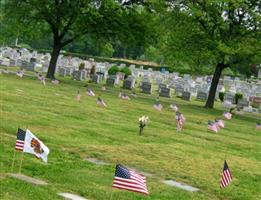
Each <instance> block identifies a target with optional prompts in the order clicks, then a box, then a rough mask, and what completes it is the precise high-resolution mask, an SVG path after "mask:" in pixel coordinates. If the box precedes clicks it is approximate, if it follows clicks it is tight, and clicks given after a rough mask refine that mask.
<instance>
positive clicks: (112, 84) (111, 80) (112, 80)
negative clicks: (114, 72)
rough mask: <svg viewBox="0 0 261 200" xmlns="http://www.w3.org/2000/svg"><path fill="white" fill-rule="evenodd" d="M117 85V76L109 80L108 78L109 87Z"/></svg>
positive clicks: (110, 77)
mask: <svg viewBox="0 0 261 200" xmlns="http://www.w3.org/2000/svg"><path fill="white" fill-rule="evenodd" d="M115 83H116V77H115V76H109V78H107V80H106V84H107V85H111V86H114V85H115Z"/></svg>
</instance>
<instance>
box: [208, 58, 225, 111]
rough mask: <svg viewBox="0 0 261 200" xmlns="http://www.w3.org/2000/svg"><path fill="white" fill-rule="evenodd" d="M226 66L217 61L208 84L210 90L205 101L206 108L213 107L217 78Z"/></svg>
mask: <svg viewBox="0 0 261 200" xmlns="http://www.w3.org/2000/svg"><path fill="white" fill-rule="evenodd" d="M225 67H226V65H225V64H224V63H218V64H217V66H216V69H215V73H214V76H213V79H212V82H211V86H210V91H209V95H208V99H207V102H206V104H205V107H206V108H213V107H214V101H215V96H216V91H217V86H218V82H219V78H220V76H221V73H222V71H223V69H224V68H225Z"/></svg>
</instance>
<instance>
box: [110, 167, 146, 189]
mask: <svg viewBox="0 0 261 200" xmlns="http://www.w3.org/2000/svg"><path fill="white" fill-rule="evenodd" d="M112 187H114V188H118V189H122V190H129V191H132V192H138V193H142V194H149V192H148V189H147V185H146V177H145V176H143V175H141V174H138V173H137V172H135V171H133V170H131V169H128V168H126V167H124V166H122V165H120V164H118V165H116V169H115V177H114V180H113V185H112Z"/></svg>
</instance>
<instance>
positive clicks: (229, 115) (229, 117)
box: [223, 112, 232, 119]
mask: <svg viewBox="0 0 261 200" xmlns="http://www.w3.org/2000/svg"><path fill="white" fill-rule="evenodd" d="M223 115H224V117H225V118H226V119H231V118H232V114H231V113H230V112H224V114H223Z"/></svg>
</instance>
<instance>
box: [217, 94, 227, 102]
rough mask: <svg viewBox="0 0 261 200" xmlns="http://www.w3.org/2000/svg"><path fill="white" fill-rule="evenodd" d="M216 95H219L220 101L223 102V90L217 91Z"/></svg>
mask: <svg viewBox="0 0 261 200" xmlns="http://www.w3.org/2000/svg"><path fill="white" fill-rule="evenodd" d="M218 97H219V99H220V101H221V102H223V101H224V97H225V92H219V94H218Z"/></svg>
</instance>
